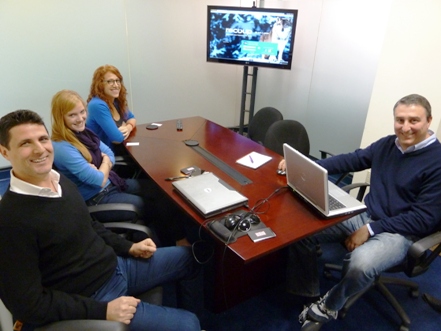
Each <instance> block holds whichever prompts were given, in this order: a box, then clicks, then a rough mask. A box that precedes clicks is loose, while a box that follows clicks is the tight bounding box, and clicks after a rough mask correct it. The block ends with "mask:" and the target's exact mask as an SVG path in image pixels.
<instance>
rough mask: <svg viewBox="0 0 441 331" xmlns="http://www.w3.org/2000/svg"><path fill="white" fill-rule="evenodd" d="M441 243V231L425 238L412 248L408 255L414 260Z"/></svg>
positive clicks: (415, 243)
mask: <svg viewBox="0 0 441 331" xmlns="http://www.w3.org/2000/svg"><path fill="white" fill-rule="evenodd" d="M439 243H441V231H438V232H435V233H432V234H431V235H429V236H427V237H424V238H422V239H420V240H418V241H416V242H414V243H413V244H412V246H410V248H409V251H408V254H409V255H410V256H412V257H413V258H419V257H420V256H421V255H423V254H424V252H426V251H427V250H428V249H429V248H431V247H433V246H435V245H436V244H439Z"/></svg>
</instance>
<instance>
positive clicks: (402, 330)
mask: <svg viewBox="0 0 441 331" xmlns="http://www.w3.org/2000/svg"><path fill="white" fill-rule="evenodd" d="M400 331H409V327H408V326H405V325H401V326H400Z"/></svg>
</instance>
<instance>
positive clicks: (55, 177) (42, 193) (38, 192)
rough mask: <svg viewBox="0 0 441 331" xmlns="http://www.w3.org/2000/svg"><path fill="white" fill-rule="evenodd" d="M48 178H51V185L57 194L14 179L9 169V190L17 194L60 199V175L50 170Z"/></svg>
mask: <svg viewBox="0 0 441 331" xmlns="http://www.w3.org/2000/svg"><path fill="white" fill-rule="evenodd" d="M49 176H51V180H52V183H53V184H54V187H56V188H57V192H52V190H51V189H50V188H47V187H41V186H36V185H33V184H30V183H28V182H25V181H24V180H21V179H19V178H17V177H15V176H14V173H13V171H12V169H11V182H10V190H11V191H12V192H15V193H18V194H25V195H35V196H39V197H47V198H60V197H61V186H60V174H59V173H58V172H56V171H55V170H51V172H50V173H49Z"/></svg>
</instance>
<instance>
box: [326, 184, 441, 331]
mask: <svg viewBox="0 0 441 331" xmlns="http://www.w3.org/2000/svg"><path fill="white" fill-rule="evenodd" d="M368 186H369V184H367V183H356V184H350V185H347V186H346V187H344V188H345V189H346V190H348V191H349V190H350V189H352V188H356V187H361V190H360V191H359V192H358V196H357V199H359V200H360V201H361V200H362V198H363V196H364V190H365V189H366V188H367V187H368ZM363 189H364V190H363ZM360 192H362V193H360ZM440 253H441V231H438V232H435V233H433V234H431V235H429V236H427V237H424V238H422V239H420V240H418V241H416V242H414V243H413V244H412V246H410V248H409V250H408V251H407V259H406V261H405V262H404V263H403V264H400V265H398V266H396V267H393V268H390V269H388V270H387V271H386V272H385V273H397V272H404V273H405V274H406V275H407V276H408V277H411V278H412V277H416V276H419V275H421V274H423V273H425V272H426V271H427V270H428V269H429V267H430V264H431V263H432V262H433V261H434V260H435V259H436V258H437V257H438V255H439V254H440ZM333 271H338V272H341V271H342V266H341V265H335V264H325V266H324V271H323V272H324V275H325V277H327V278H329V279H331V278H333ZM387 284H390V285H400V286H405V287H407V288H408V289H409V294H410V296H411V297H414V298H417V297H418V296H419V286H418V284H417V283H415V282H413V281H410V280H407V279H401V278H396V277H389V276H385V275H383V274H382V275H379V276H378V277H377V278H376V279H375V281H374V282H373V284H372V285H371V286H370V287H368V288H366V289H364V290H363V291H361V292H359V293H357V294H355V295H354V296H352V297H350V298H349V299H348V301H347V302H346V303H345V305H344V306H343V308H342V309H341V310H340V311H339V314H338V316H339V318H344V317H345V316H346V314H347V312H348V310H349V308H350V307H351V306H352V305H353V304H354V303H355V302H356V301H357V300H358V299H359V298H360V297H362V296H363V294H365V293H366V292H367V291H369V290H370V289H371V288H375V289H376V290H378V291H379V292H380V293H381V294H382V295H383V297H384V298H385V299H386V301H387V302H388V303H389V304H390V305H391V306H392V308H394V310H395V311H396V312H397V314H398V315H399V317H400V319H401V325H400V331H409V326H410V323H411V322H410V318H409V316H408V315H407V313H406V312H405V311H404V309H403V308H402V307H401V305H400V304H399V302H398V300H397V299H396V298H395V297H394V296H393V294H392V293H391V292H390V291H389V290H388V288H387V286H386V285H387Z"/></svg>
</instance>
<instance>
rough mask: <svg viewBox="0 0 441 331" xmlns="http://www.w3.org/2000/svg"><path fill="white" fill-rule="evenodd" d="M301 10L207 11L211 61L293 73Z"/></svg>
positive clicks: (217, 8)
mask: <svg viewBox="0 0 441 331" xmlns="http://www.w3.org/2000/svg"><path fill="white" fill-rule="evenodd" d="M297 12H298V11H297V9H274V8H255V7H253V8H245V7H229V6H208V7H207V61H208V62H217V63H229V64H239V65H244V66H245V65H246V66H248V65H250V66H254V67H269V68H279V69H291V63H292V54H293V49H294V37H295V31H296V24H297Z"/></svg>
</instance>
